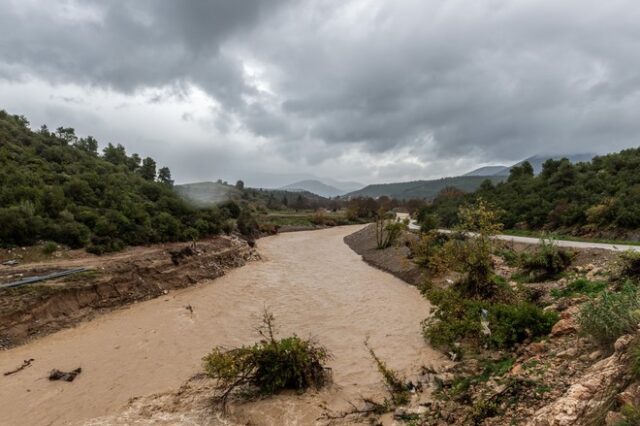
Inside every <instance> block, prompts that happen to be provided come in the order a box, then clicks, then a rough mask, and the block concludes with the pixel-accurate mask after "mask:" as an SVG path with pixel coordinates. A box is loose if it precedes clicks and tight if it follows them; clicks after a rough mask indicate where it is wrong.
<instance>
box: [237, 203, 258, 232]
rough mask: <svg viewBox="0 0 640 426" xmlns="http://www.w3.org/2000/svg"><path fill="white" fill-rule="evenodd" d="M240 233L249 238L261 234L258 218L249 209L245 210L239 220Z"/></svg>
mask: <svg viewBox="0 0 640 426" xmlns="http://www.w3.org/2000/svg"><path fill="white" fill-rule="evenodd" d="M237 226H238V231H239V232H240V233H241V234H242V235H244V236H247V237H255V236H256V235H258V233H259V226H258V222H257V221H256V218H255V217H253V215H252V214H251V212H250V211H249V210H248V209H243V210H242V213H240V216H238V220H237Z"/></svg>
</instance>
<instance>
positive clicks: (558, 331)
mask: <svg viewBox="0 0 640 426" xmlns="http://www.w3.org/2000/svg"><path fill="white" fill-rule="evenodd" d="M576 331H577V328H576V323H575V321H574V320H573V318H563V319H561V320H560V321H558V322H557V323H555V324H554V326H553V328H552V329H551V336H553V337H557V336H564V335H566V334H572V333H575V332H576Z"/></svg>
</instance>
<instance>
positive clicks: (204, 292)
mask: <svg viewBox="0 0 640 426" xmlns="http://www.w3.org/2000/svg"><path fill="white" fill-rule="evenodd" d="M360 228H361V226H347V227H338V228H331V229H326V230H321V231H309V232H297V233H287V234H281V235H277V236H273V237H268V238H264V239H261V240H259V241H258V251H259V253H260V254H261V255H262V257H263V260H262V261H257V262H252V263H250V264H248V265H247V266H245V267H242V268H239V269H235V270H233V271H231V272H230V273H228V274H227V275H226V276H223V277H221V278H219V279H216V280H214V281H210V282H203V283H200V284H198V285H196V286H194V287H191V288H188V289H184V290H180V291H176V292H172V293H170V294H168V295H167V296H164V297H160V298H158V299H154V300H150V301H147V302H142V303H139V304H136V305H133V306H130V307H128V308H125V309H122V310H119V311H115V312H112V313H109V314H106V315H104V316H101V317H99V318H97V319H95V320H93V321H91V322H87V323H83V324H80V325H79V326H77V327H75V328H73V329H69V330H64V331H61V332H58V333H56V334H53V335H50V336H47V337H44V338H42V339H40V340H37V341H35V342H32V343H30V344H27V345H24V346H21V347H17V348H14V349H11V350H8V351H5V352H0V372H5V371H9V370H12V369H14V368H15V367H17V366H19V365H20V364H22V361H23V360H25V359H29V358H34V359H35V361H34V362H33V365H32V366H31V367H29V368H27V369H25V370H23V371H21V372H19V373H17V374H14V375H11V376H6V377H5V376H0V413H1V415H2V418H0V424H3V425H4V424H7V425H63V424H82V423H84V422H85V421H87V420H89V419H92V418H96V417H101V416H108V415H112V414H115V413H118V412H121V411H122V409H123V407H125V406H126V405H127V402H128V401H129V399H130V398H132V397H135V396H143V395H149V394H153V393H158V392H168V391H171V390H175V389H176V388H178V387H179V386H180V385H181V384H183V383H184V382H185V381H186V380H187V379H188V378H189V377H191V376H193V375H194V374H196V373H198V372H200V371H201V358H202V356H204V355H205V354H206V353H207V352H208V351H209V350H210V349H211V348H212V347H214V346H217V345H223V346H227V347H232V346H236V345H241V344H250V343H253V342H254V341H256V340H257V336H256V333H255V331H254V329H255V326H256V325H257V324H258V322H259V318H260V315H261V312H262V311H263V309H264V308H265V307H267V308H268V309H269V310H270V311H271V312H272V313H273V314H274V315H275V317H276V320H277V324H278V325H279V332H280V335H281V336H285V335H288V334H291V333H297V334H298V335H300V336H304V337H307V336H313V337H315V338H316V339H317V340H318V341H319V342H320V343H321V344H323V345H325V346H326V347H327V348H328V349H329V350H330V352H331V353H332V355H333V359H332V360H331V362H330V364H329V366H330V367H331V368H332V370H333V381H334V383H335V385H334V386H333V387H332V389H331V390H330V391H329V392H330V395H327V394H326V392H325V394H324V395H321V396H319V398H320V397H321V398H322V401H320V400H318V401H313V400H309V398H306V399H304V398H302V399H301V398H299V397H295V396H292V397H287V396H285V397H278V398H275V399H274V401H272V402H269V401H266V402H265V401H261V402H259V403H257V404H253V405H251V404H247V405H246V411H247V413H248V414H247V415H248V416H249V419H250V420H252V421H254V422H257V423H256V424H287V423H290V424H293V423H296V424H313V422H314V421H313V420H314V418H315V416H316V414H317V413H315V412H309V411H316V410H317V408H313V409H310V407H311V406H313V407H316V406H317V404H316V402H317V403H320V402H328V403H331V402H332V401H346V400H351V399H353V398H357V397H358V396H359V395H376V394H378V395H379V394H380V393H381V392H382V386H381V378H380V375H379V374H378V372H377V371H376V367H375V365H374V364H373V362H372V361H371V358H370V356H369V354H368V353H367V350H366V348H365V347H364V345H363V342H364V340H365V339H367V338H369V343H370V345H371V346H372V347H373V348H374V349H375V350H376V352H377V354H378V355H379V356H380V357H381V358H383V359H385V360H386V361H387V363H388V365H389V366H390V367H391V368H394V369H396V370H398V371H400V372H402V373H405V374H409V373H410V372H412V371H415V370H416V369H417V368H419V367H420V366H421V365H437V364H439V363H440V362H441V360H442V358H441V356H440V355H439V354H438V353H437V352H435V351H434V350H432V349H431V348H429V347H428V346H427V345H426V344H425V343H424V340H423V339H422V336H421V334H420V321H421V320H423V319H424V318H425V317H426V316H428V314H429V304H428V302H427V301H426V300H425V299H424V298H423V297H421V296H420V294H419V292H418V291H417V289H415V288H414V287H411V286H409V285H407V284H405V283H404V282H402V281H400V280H399V279H397V278H395V277H393V276H392V275H389V274H387V273H385V272H382V271H379V270H377V269H375V268H373V267H371V266H369V265H367V264H366V263H364V262H363V261H362V260H361V258H360V256H358V255H357V254H355V253H354V252H352V251H351V250H350V249H349V247H347V246H346V245H345V244H344V242H343V237H344V236H345V235H348V234H350V233H352V232H355V231H356V230H358V229H360ZM187 305H190V306H192V307H193V313H191V312H190V311H189V310H188V309H186V308H185V307H186V306H187ZM77 367H82V370H83V371H82V374H80V375H79V376H78V378H77V379H76V380H75V381H74V382H73V383H66V382H50V381H49V380H48V379H47V375H48V372H49V371H50V370H51V369H53V368H57V369H60V370H65V371H66V370H72V369H75V368H77ZM327 396H329V398H327ZM297 401H299V402H297ZM270 404H271V406H270ZM240 410H243V407H239V408H238V410H236V411H240ZM252 412H253V413H255V418H254V417H253V416H252V415H251V413H252ZM285 412H286V413H285ZM270 413H272V414H271V415H270ZM284 417H286V419H287V420H286V421H284V420H283V418H284ZM278 422H282V423H278Z"/></svg>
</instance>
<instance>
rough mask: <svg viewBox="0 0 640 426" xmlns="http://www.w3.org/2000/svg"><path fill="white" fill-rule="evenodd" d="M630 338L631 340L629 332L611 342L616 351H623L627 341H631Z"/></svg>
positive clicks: (627, 343) (627, 344)
mask: <svg viewBox="0 0 640 426" xmlns="http://www.w3.org/2000/svg"><path fill="white" fill-rule="evenodd" d="M632 340H633V336H632V335H630V334H627V335H625V336H622V337H619V338H618V340H616V342H615V343H614V344H613V348H614V349H615V351H616V352H618V353H620V352H622V351H624V350H625V349H626V348H627V346H629V343H631V341H632Z"/></svg>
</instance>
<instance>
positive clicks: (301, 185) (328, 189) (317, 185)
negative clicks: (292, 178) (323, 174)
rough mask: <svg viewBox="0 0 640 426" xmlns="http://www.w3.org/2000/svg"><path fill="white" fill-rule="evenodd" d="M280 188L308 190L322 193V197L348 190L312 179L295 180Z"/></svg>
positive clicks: (332, 195) (295, 190)
mask: <svg viewBox="0 0 640 426" xmlns="http://www.w3.org/2000/svg"><path fill="white" fill-rule="evenodd" d="M280 189H283V190H285V191H294V192H297V191H308V192H311V193H313V194H317V195H320V196H322V197H336V196H338V195H342V194H344V193H345V192H346V191H343V190H341V189H338V188H336V187H334V186H331V185H327V184H326V183H323V182H320V181H319V180H312V179H309V180H302V181H299V182H294V183H291V184H289V185H286V186H283V187H282V188H280Z"/></svg>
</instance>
